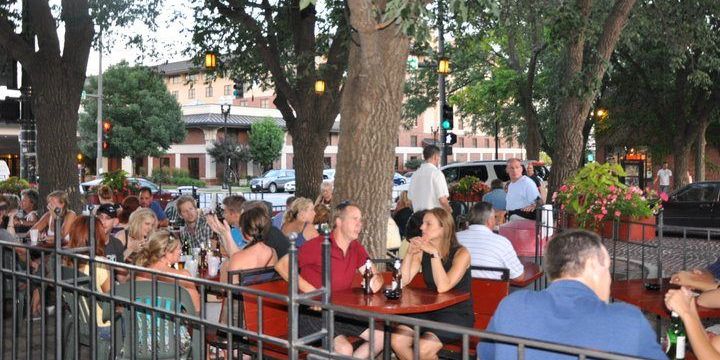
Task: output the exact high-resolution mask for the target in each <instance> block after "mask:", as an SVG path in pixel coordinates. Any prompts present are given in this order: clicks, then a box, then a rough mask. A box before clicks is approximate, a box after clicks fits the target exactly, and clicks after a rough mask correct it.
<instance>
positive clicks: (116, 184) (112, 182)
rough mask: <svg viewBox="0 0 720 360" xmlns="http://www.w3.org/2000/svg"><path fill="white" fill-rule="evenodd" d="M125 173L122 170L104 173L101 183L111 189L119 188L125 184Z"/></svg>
mask: <svg viewBox="0 0 720 360" xmlns="http://www.w3.org/2000/svg"><path fill="white" fill-rule="evenodd" d="M127 175H128V174H127V173H126V172H125V171H124V170H115V171H111V172H108V173H106V174H105V176H103V178H102V182H101V184H103V185H107V186H109V187H110V188H111V189H113V190H116V191H117V190H120V189H122V188H124V187H125V185H126V184H127Z"/></svg>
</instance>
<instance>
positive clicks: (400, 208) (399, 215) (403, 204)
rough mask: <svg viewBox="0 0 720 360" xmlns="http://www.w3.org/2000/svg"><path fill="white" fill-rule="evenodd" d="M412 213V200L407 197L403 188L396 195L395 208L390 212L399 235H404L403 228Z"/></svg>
mask: <svg viewBox="0 0 720 360" xmlns="http://www.w3.org/2000/svg"><path fill="white" fill-rule="evenodd" d="M412 214H413V209H412V202H411V201H410V198H409V197H408V192H407V190H403V192H401V193H400V196H398V201H397V203H396V204H395V209H394V210H393V213H392V218H393V220H395V224H397V226H398V229H399V230H400V236H401V237H406V234H405V228H406V227H407V223H408V220H409V219H410V217H411V216H412Z"/></svg>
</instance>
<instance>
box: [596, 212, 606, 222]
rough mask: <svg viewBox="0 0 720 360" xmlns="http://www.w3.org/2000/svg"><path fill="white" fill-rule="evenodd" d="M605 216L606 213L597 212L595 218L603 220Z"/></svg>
mask: <svg viewBox="0 0 720 360" xmlns="http://www.w3.org/2000/svg"><path fill="white" fill-rule="evenodd" d="M604 217H605V215H603V214H597V215H595V219H597V220H598V221H599V220H602V219H603V218H604Z"/></svg>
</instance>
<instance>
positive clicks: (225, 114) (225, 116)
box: [220, 104, 232, 195]
mask: <svg viewBox="0 0 720 360" xmlns="http://www.w3.org/2000/svg"><path fill="white" fill-rule="evenodd" d="M230 107H231V105H230V104H221V105H220V112H221V113H222V115H223V122H224V125H223V154H224V155H225V156H224V157H225V158H224V159H223V162H224V164H225V166H224V167H223V186H227V188H228V195H230V194H232V185H231V184H229V183H228V181H227V170H228V167H229V166H230V164H229V161H228V159H229V158H228V153H227V150H228V147H227V137H228V132H227V119H228V115H230Z"/></svg>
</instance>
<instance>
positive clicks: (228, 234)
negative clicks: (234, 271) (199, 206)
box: [206, 215, 240, 257]
mask: <svg viewBox="0 0 720 360" xmlns="http://www.w3.org/2000/svg"><path fill="white" fill-rule="evenodd" d="M206 220H207V224H208V226H210V229H211V230H212V231H214V232H215V233H216V234H218V235H219V236H220V239H219V240H220V242H221V243H222V245H223V247H224V248H225V252H226V253H227V254H228V256H229V257H231V256H232V255H233V254H235V253H236V252H238V251H240V248H239V247H238V246H237V244H235V239H233V236H232V230H231V229H230V224H228V222H227V221H226V220H223V223H222V224H220V220H218V218H217V216H215V215H208V216H207V217H206Z"/></svg>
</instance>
